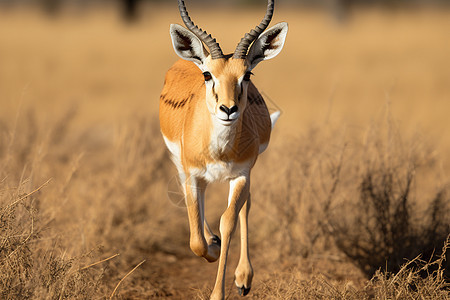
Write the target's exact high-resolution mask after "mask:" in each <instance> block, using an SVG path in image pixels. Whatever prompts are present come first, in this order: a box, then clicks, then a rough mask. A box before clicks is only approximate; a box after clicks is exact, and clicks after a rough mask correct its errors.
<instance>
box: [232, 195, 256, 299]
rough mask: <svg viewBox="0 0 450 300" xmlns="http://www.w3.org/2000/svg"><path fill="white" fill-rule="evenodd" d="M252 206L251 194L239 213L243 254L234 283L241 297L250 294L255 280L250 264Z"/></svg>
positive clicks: (235, 273)
mask: <svg viewBox="0 0 450 300" xmlns="http://www.w3.org/2000/svg"><path fill="white" fill-rule="evenodd" d="M250 206H251V197H250V193H249V194H248V198H247V201H246V202H245V203H244V206H242V208H241V211H240V212H239V226H240V229H241V254H240V258H239V263H238V266H237V267H236V271H235V272H234V280H235V281H234V282H235V284H236V286H237V289H238V292H239V295H241V296H245V295H247V294H248V293H249V292H250V288H251V285H252V279H253V268H252V264H251V262H250V252H249V249H248V214H249V211H250Z"/></svg>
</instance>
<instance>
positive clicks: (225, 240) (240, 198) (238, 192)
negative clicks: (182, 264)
mask: <svg viewBox="0 0 450 300" xmlns="http://www.w3.org/2000/svg"><path fill="white" fill-rule="evenodd" d="M249 190H250V176H249V175H245V176H240V177H237V178H236V179H233V180H230V195H229V198H228V207H227V209H226V210H225V212H224V213H223V214H222V216H221V218H220V235H221V239H222V246H221V248H220V260H219V268H218V270H217V278H216V283H215V285H214V290H213V292H212V294H211V299H224V297H225V272H226V264H227V255H228V249H229V247H230V241H231V235H232V234H233V232H234V229H235V228H236V223H237V218H238V214H239V212H240V210H241V208H242V206H243V205H244V202H245V200H246V199H247V198H248V195H249Z"/></svg>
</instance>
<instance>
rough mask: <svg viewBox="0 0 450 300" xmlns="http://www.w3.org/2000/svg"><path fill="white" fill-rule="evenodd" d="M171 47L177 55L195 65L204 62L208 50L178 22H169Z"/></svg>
mask: <svg viewBox="0 0 450 300" xmlns="http://www.w3.org/2000/svg"><path fill="white" fill-rule="evenodd" d="M170 37H171V38H172V44H173V49H174V50H175V53H176V54H178V56H179V57H181V58H183V59H185V60H189V61H192V62H194V63H195V64H196V65H197V66H200V65H202V64H203V63H204V62H205V59H206V57H207V56H208V52H207V51H206V49H205V48H204V47H203V43H202V42H201V41H200V39H199V38H198V37H197V36H196V35H195V34H193V33H192V32H191V31H189V30H188V29H186V28H184V27H183V26H181V25H178V24H170Z"/></svg>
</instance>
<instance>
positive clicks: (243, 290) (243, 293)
mask: <svg viewBox="0 0 450 300" xmlns="http://www.w3.org/2000/svg"><path fill="white" fill-rule="evenodd" d="M237 289H238V293H239V295H240V296H247V294H248V293H250V289H251V287H248V288H246V287H245V286H242V287H238V288H237Z"/></svg>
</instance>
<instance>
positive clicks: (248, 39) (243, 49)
mask: <svg viewBox="0 0 450 300" xmlns="http://www.w3.org/2000/svg"><path fill="white" fill-rule="evenodd" d="M274 7H275V0H269V1H268V4H267V11H266V15H265V16H264V19H262V21H261V23H260V24H259V25H258V26H256V27H255V29H252V30H250V32H249V33H246V34H245V36H244V37H243V38H242V39H241V41H240V42H239V44H238V45H237V47H236V50H235V51H234V54H233V58H241V59H244V58H245V57H246V56H247V51H248V47H249V46H250V44H251V43H252V42H253V41H254V40H256V39H257V38H258V37H259V35H260V34H261V33H263V31H264V30H266V28H267V26H269V23H270V21H271V20H272V16H273V10H274Z"/></svg>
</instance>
